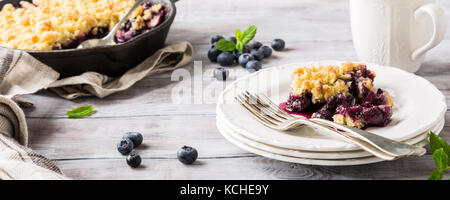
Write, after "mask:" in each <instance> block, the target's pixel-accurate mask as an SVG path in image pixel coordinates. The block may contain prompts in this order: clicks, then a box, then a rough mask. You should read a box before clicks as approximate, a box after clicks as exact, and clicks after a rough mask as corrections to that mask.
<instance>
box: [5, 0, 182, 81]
mask: <svg viewBox="0 0 450 200" xmlns="http://www.w3.org/2000/svg"><path fill="white" fill-rule="evenodd" d="M20 1H23V0H0V9H1V8H3V5H5V4H7V3H12V4H13V5H14V6H19V5H18V3H19V2H20ZM26 1H31V0H26ZM175 1H176V0H151V2H154V3H161V4H162V5H163V6H164V7H165V9H166V13H167V14H166V17H165V20H164V22H163V23H161V24H160V25H158V26H157V27H156V28H154V29H152V30H151V31H149V32H147V33H143V34H140V35H138V36H136V37H134V38H133V39H131V40H129V41H127V42H125V43H122V44H117V45H113V46H101V47H93V48H87V49H65V50H51V51H29V50H21V51H25V52H28V53H29V54H31V55H32V56H33V57H35V58H37V59H38V60H39V61H41V62H43V63H45V64H47V65H48V66H50V67H52V68H53V69H54V70H55V71H57V72H59V73H60V74H61V77H60V78H64V77H68V76H74V75H79V74H82V73H84V72H88V71H94V72H99V73H102V74H106V75H108V76H113V77H114V76H119V75H121V74H123V73H124V72H126V71H127V70H129V69H131V68H133V67H135V66H136V65H137V64H139V63H140V62H142V61H143V60H144V59H146V58H148V57H149V56H150V55H152V54H153V53H154V52H156V51H157V50H158V49H160V48H162V47H163V46H164V43H165V40H166V38H167V34H168V32H169V29H170V26H171V25H172V22H173V20H174V18H175V14H176V7H175V4H174V2H175ZM0 48H2V49H9V48H6V47H1V46H0ZM10 50H11V49H10Z"/></svg>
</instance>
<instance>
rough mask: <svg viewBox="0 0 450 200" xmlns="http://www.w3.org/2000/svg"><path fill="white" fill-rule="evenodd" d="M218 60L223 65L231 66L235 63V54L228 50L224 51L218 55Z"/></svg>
mask: <svg viewBox="0 0 450 200" xmlns="http://www.w3.org/2000/svg"><path fill="white" fill-rule="evenodd" d="M217 62H218V63H219V65H221V66H230V65H233V63H234V56H233V54H231V53H230V52H228V51H225V52H222V53H221V54H219V56H217Z"/></svg>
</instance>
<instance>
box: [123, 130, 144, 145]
mask: <svg viewBox="0 0 450 200" xmlns="http://www.w3.org/2000/svg"><path fill="white" fill-rule="evenodd" d="M122 139H130V140H131V141H132V142H133V148H136V147H138V146H139V145H141V144H142V141H143V140H144V137H143V136H142V134H141V133H138V132H129V133H126V134H125V135H124V136H123V137H122Z"/></svg>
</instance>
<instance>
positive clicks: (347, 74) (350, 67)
mask: <svg viewBox="0 0 450 200" xmlns="http://www.w3.org/2000/svg"><path fill="white" fill-rule="evenodd" d="M364 73H370V74H369V76H368V77H364V76H363V74H364ZM352 74H354V75H357V76H358V77H360V79H359V80H358V81H357V82H358V88H361V89H362V88H363V87H364V88H367V89H369V90H371V91H373V78H375V73H374V72H371V71H369V70H366V65H364V64H360V63H351V62H346V63H342V64H341V65H340V66H314V67H312V68H308V67H300V68H297V69H296V70H295V71H294V72H293V83H292V86H291V88H292V93H293V94H294V95H298V96H300V95H302V94H304V93H311V94H312V103H313V104H316V103H323V102H326V101H327V100H328V99H329V98H330V97H336V96H338V95H340V94H344V95H349V94H350V93H349V92H350V87H351V86H352V77H353V76H352Z"/></svg>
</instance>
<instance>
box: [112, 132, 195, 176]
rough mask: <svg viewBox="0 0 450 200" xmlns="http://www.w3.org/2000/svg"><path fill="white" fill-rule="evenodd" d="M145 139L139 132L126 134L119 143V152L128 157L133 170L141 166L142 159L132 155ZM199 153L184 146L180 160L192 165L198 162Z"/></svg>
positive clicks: (178, 156) (180, 151)
mask: <svg viewBox="0 0 450 200" xmlns="http://www.w3.org/2000/svg"><path fill="white" fill-rule="evenodd" d="M143 140H144V137H143V136H142V134H141V133H138V132H129V133H125V135H124V136H123V137H122V139H121V140H120V142H119V143H117V151H119V153H121V154H122V155H128V156H127V159H126V160H127V164H128V165H129V166H131V167H133V168H136V167H139V165H141V162H142V159H141V156H139V155H138V154H131V152H132V151H133V149H134V148H136V147H138V146H139V145H141V144H142V141H143ZM197 157H198V152H197V150H196V149H195V148H192V147H189V146H183V147H181V149H180V150H178V152H177V158H178V160H179V161H180V162H181V163H183V164H187V165H189V164H192V163H194V162H195V160H197Z"/></svg>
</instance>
